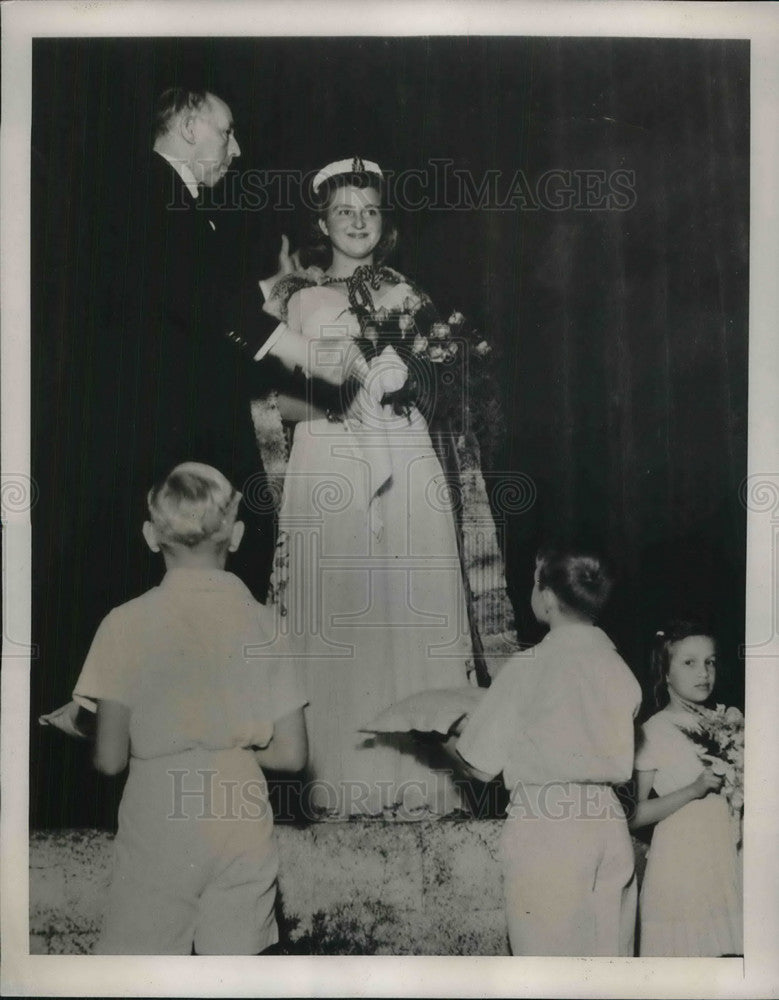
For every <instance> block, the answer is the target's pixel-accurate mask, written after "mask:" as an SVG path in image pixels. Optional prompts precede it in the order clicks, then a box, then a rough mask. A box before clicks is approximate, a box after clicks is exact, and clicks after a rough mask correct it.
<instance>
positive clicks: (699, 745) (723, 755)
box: [680, 705, 744, 842]
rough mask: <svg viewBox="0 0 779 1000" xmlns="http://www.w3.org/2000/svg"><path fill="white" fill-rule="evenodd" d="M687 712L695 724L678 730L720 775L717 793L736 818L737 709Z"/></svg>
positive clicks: (740, 789)
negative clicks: (692, 715) (691, 715)
mask: <svg viewBox="0 0 779 1000" xmlns="http://www.w3.org/2000/svg"><path fill="white" fill-rule="evenodd" d="M691 711H692V712H693V713H694V715H695V717H696V724H695V725H691V726H689V727H680V728H682V730H683V732H684V734H685V735H686V736H687V737H689V739H690V740H692V742H693V743H694V744H695V748H696V750H697V751H698V756H699V757H700V758H701V760H702V761H704V763H706V764H708V765H709V766H710V767H711V769H712V771H713V772H714V774H721V775H722V776H723V779H724V780H723V783H722V789H721V792H720V794H721V795H724V797H725V798H726V799H727V802H728V805H729V806H730V811H731V814H732V815H733V816H734V817H737V818H740V817H741V815H742V813H743V809H744V716H743V715H742V714H741V712H740V711H739V710H738V709H737V708H733V707H731V708H726V707H725V706H724V705H717V706H716V708H701V707H699V706H695V707H694V708H691ZM739 842H740V833H739Z"/></svg>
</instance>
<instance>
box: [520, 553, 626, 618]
mask: <svg viewBox="0 0 779 1000" xmlns="http://www.w3.org/2000/svg"><path fill="white" fill-rule="evenodd" d="M536 563H537V566H538V586H539V588H540V589H541V590H546V589H547V588H549V590H551V591H552V592H553V593H554V595H555V596H556V597H557V598H558V600H560V601H561V602H562V603H563V604H564V605H565V606H566V607H568V608H570V609H571V610H572V611H576V612H577V613H578V614H580V615H584V616H585V617H586V618H589V619H590V620H591V621H595V620H596V619H597V618H598V616H599V615H600V613H601V611H602V610H603V608H604V607H605V606H606V604H607V602H608V600H609V597H610V596H611V591H612V588H613V586H614V578H615V573H614V569H613V568H612V566H611V563H610V561H609V559H608V557H607V556H606V554H605V553H604V552H603V551H602V550H601V549H600V548H599V547H596V546H595V545H587V544H580V543H579V544H577V543H576V542H552V543H548V544H546V545H542V546H541V548H540V549H539V550H538V554H537V555H536Z"/></svg>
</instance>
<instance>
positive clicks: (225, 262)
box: [85, 152, 277, 610]
mask: <svg viewBox="0 0 779 1000" xmlns="http://www.w3.org/2000/svg"><path fill="white" fill-rule="evenodd" d="M206 194H211V195H212V197H211V198H210V199H206V201H207V202H208V201H209V200H210V201H212V202H213V201H218V199H217V198H216V197H213V196H215V195H217V194H218V191H216V190H215V191H214V192H206ZM108 215H109V218H108V219H107V221H106V225H105V227H103V228H104V233H105V236H104V240H105V242H104V245H103V246H102V247H101V248H100V250H99V254H98V256H99V259H98V260H97V262H96V268H97V271H98V272H99V273H96V274H95V288H96V289H100V305H99V319H98V322H97V323H96V324H95V330H94V332H93V336H94V360H95V371H94V377H93V378H90V377H89V374H88V373H87V383H86V384H87V385H88V386H89V391H90V392H91V393H93V400H91V401H89V410H90V411H91V413H92V415H94V414H95V412H97V413H99V418H98V420H97V422H96V423H93V425H92V428H91V432H92V441H91V442H90V443H89V445H88V447H87V448H86V449H85V455H88V456H89V466H90V469H91V472H90V475H94V476H95V477H96V480H97V481H96V482H95V481H94V480H93V485H95V486H96V487H97V490H96V492H97V495H98V496H99V497H100V498H101V501H102V502H103V503H107V504H109V505H110V507H111V509H112V510H113V511H114V513H115V514H116V515H118V516H117V517H116V518H114V524H113V525H112V526H111V528H110V533H111V538H112V542H111V544H112V548H113V550H114V551H115V553H116V554H117V555H119V556H120V563H121V567H120V568H119V569H118V575H119V576H120V577H121V574H122V573H124V574H125V579H124V583H125V584H126V585H125V586H123V585H122V583H121V582H119V583H118V584H117V586H116V587H114V588H112V589H113V590H115V591H117V592H120V591H122V590H124V591H126V596H127V597H130V596H132V595H133V593H135V592H137V590H138V589H139V587H142V585H143V583H144V582H145V580H142V579H140V578H139V577H138V574H137V573H136V566H137V560H135V559H134V558H133V555H132V549H131V548H130V547H129V546H137V545H138V542H137V537H138V535H137V531H138V526H139V525H140V523H141V522H142V520H143V518H144V516H145V506H144V503H145V495H146V491H147V490H148V488H149V486H150V485H151V484H152V483H154V482H155V481H157V480H158V479H159V477H161V476H163V475H164V474H165V473H166V472H168V471H169V470H170V469H171V468H172V467H173V466H174V465H176V464H178V463H179V462H183V461H198V462H206V463H208V464H210V465H214V466H216V467H217V468H218V469H220V470H221V471H222V472H224V474H225V475H226V476H227V477H228V478H229V479H230V480H231V481H232V482H233V483H234V484H235V486H236V487H237V488H238V489H239V490H241V491H242V492H244V493H245V492H246V485H247V481H248V480H249V479H250V477H255V478H256V477H257V475H258V473H260V470H261V464H260V458H259V452H258V449H257V445H256V441H255V438H254V432H253V427H252V421H251V412H250V399H251V397H252V395H255V394H256V392H257V388H258V382H259V381H260V379H261V377H262V369H263V368H264V367H266V366H265V365H264V364H263V363H262V362H261V363H259V364H258V363H257V362H256V361H254V360H253V357H254V355H255V354H256V352H257V350H258V349H259V348H260V347H261V346H262V344H263V343H264V342H265V341H266V339H267V338H268V336H269V335H270V333H271V332H272V331H273V330H274V329H275V328H276V326H277V321H276V320H275V319H273V317H271V316H268V315H267V314H265V313H263V312H262V301H263V299H262V294H261V292H260V290H259V288H258V285H257V281H258V278H259V277H261V276H262V275H261V274H260V273H259V272H258V271H257V270H256V268H257V266H258V260H259V257H258V256H257V255H254V254H251V253H249V252H248V250H247V247H246V245H245V243H244V242H243V241H240V240H239V239H238V236H237V234H238V233H239V232H240V231H241V227H240V226H239V225H238V224H237V223H238V222H239V216H238V214H237V208H236V209H235V210H231V208H230V207H225V208H222V209H221V210H219V211H215V210H213V209H209V208H208V207H207V205H201V204H200V203H195V202H194V201H193V199H192V196H191V194H190V192H189V191H188V190H187V188H186V186H185V185H184V183H183V181H182V180H181V178H180V177H179V175H178V173H177V172H176V171H175V170H174V169H173V168H172V167H171V166H170V165H169V164H168V163H167V162H166V161H165V160H164V159H163V158H162V157H161V156H159V155H158V154H156V153H153V152H150V153H149V154H148V159H147V161H146V162H145V163H143V162H141V163H139V164H137V165H136V166H135V168H134V169H133V171H132V173H131V175H130V177H129V178H128V185H127V187H126V188H124V189H119V190H118V194H117V196H116V198H114V199H113V200H112V203H111V208H110V211H109V213H108ZM257 228H259V226H258V227H257ZM266 259H267V255H266ZM242 516H243V517H244V519H245V520H246V521H247V528H248V529H249V530H248V531H247V537H246V538H245V540H244V543H243V546H242V552H241V558H240V559H238V560H237V561H236V565H235V567H234V568H236V570H238V568H239V567H240V570H241V575H242V576H243V577H244V579H245V580H246V582H247V584H249V586H250V587H252V589H253V590H255V593H257V594H258V596H259V594H260V593H261V592H262V589H263V586H264V585H263V583H262V580H261V578H262V574H263V567H262V566H260V565H258V563H260V562H261V561H262V558H263V557H262V556H261V555H260V554H258V553H257V550H256V543H257V539H256V538H255V537H254V535H255V534H256V531H257V523H256V521H257V519H256V518H255V517H254V516H253V512H252V510H251V509H250V508H248V507H247V506H246V505H245V506H244V508H243V511H242ZM266 527H267V525H266ZM123 534H124V536H125V538H124V539H123V537H122V535H123ZM265 550H267V546H265ZM143 561H148V560H146V557H145V556H144V557H143ZM114 575H117V573H114ZM106 610H107V609H106Z"/></svg>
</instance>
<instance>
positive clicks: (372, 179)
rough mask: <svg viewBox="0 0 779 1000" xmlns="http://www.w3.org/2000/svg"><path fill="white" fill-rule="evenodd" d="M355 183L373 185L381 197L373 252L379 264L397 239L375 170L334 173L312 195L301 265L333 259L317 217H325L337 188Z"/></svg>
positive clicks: (323, 263) (324, 263)
mask: <svg viewBox="0 0 779 1000" xmlns="http://www.w3.org/2000/svg"><path fill="white" fill-rule="evenodd" d="M344 187H356V188H360V189H361V190H365V189H366V188H375V189H376V190H377V191H378V192H379V196H380V198H381V239H380V240H379V242H378V243H377V244H376V249H375V250H374V251H373V256H374V259H375V261H376V262H377V263H378V264H382V263H383V262H384V261H385V260H386V259H387V257H389V255H390V254H391V253H392V251H393V250H394V249H395V244H396V243H397V241H398V230H397V226H396V225H395V220H394V219H393V217H392V214H391V212H390V210H389V208H388V207H387V205H386V202H385V189H384V181H383V179H382V178H381V177H380V176H379V175H378V174H372V173H369V172H368V171H357V172H354V173H345V174H336V175H335V176H334V177H328V178H327V180H325V181H323V182H322V183H321V184H320V185H319V187H318V188H317V190H316V191H315V192H313V193H312V195H311V204H312V206H313V213H312V216H311V225H310V231H309V236H308V238H309V242H308V244H307V245H306V246H304V247H303V248H302V250H301V253H300V257H301V263H302V264H303V266H304V267H309V266H310V265H312V264H316V265H317V266H318V267H324V268H326V267H329V266H330V263H331V261H332V259H333V250H332V247H331V245H330V240H329V239H328V238H327V236H325V234H324V233H323V232H322V230H321V229H320V228H319V220H320V219H324V218H326V217H327V209H328V207H329V205H330V202H331V200H332V197H333V195H334V194H335V192H336V191H338V190H339V189H340V188H344Z"/></svg>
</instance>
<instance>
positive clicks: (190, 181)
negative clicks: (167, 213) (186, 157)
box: [155, 150, 198, 201]
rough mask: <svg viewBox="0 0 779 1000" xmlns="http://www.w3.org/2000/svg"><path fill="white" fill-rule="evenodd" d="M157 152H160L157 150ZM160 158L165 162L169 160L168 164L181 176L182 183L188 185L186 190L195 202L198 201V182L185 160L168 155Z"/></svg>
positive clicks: (165, 154)
mask: <svg viewBox="0 0 779 1000" xmlns="http://www.w3.org/2000/svg"><path fill="white" fill-rule="evenodd" d="M155 152H159V151H158V150H155ZM160 156H161V157H162V158H163V160H167V161H168V163H169V164H170V165H171V166H172V167H173V169H174V170H175V171H176V173H177V174H178V175H179V177H180V178H181V179H182V181H184V184H185V185H186V188H187V190H188V191H189V193H190V194H191V195H192V197H193V198H194V199H195V201H197V198H198V189H197V181H196V180H195V175H194V174H193V173H192V171H191V170H190V169H189V167H188V166H187V165H186V163H185V162H184V161H183V160H177V159H175V158H174V157H173V156H168V154H167V153H160Z"/></svg>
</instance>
